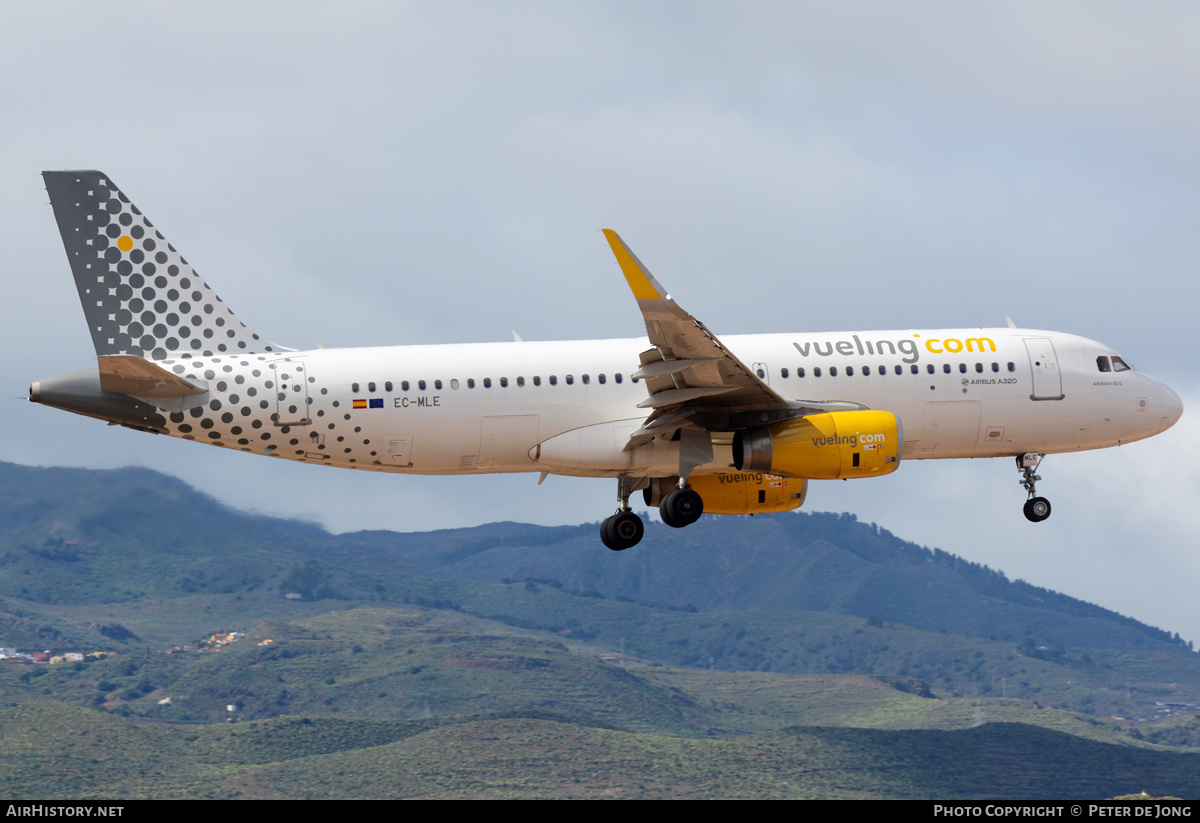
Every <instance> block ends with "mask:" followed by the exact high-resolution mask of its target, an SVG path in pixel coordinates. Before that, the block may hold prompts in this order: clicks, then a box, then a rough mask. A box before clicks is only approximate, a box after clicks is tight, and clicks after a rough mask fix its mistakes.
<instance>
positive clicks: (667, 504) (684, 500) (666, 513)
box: [659, 489, 704, 529]
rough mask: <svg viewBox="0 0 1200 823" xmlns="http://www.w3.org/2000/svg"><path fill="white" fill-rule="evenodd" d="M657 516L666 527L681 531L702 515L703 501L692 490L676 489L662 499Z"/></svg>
mask: <svg viewBox="0 0 1200 823" xmlns="http://www.w3.org/2000/svg"><path fill="white" fill-rule="evenodd" d="M659 514H660V516H661V517H662V521H663V522H664V523H666V524H667V525H668V526H672V527H674V528H676V529H682V528H683V527H684V526H690V525H691V524H693V523H695V522H696V521H697V520H699V519H700V515H702V514H704V501H703V500H701V499H700V495H699V494H697V493H696V492H695V491H694V490H693V489H676V490H675V491H673V492H671V493H670V494H668V495H667V496H666V497H664V498H663V500H662V504H661V505H660V506H659Z"/></svg>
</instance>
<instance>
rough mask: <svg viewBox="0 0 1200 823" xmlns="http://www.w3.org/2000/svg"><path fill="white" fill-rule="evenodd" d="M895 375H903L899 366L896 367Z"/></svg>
mask: <svg viewBox="0 0 1200 823" xmlns="http://www.w3.org/2000/svg"><path fill="white" fill-rule="evenodd" d="M896 374H904V369H902V368H900V366H896Z"/></svg>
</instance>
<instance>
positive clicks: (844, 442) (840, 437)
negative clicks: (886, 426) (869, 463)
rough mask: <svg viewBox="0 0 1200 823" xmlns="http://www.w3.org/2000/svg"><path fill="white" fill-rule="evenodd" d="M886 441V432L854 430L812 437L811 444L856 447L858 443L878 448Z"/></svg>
mask: <svg viewBox="0 0 1200 823" xmlns="http://www.w3.org/2000/svg"><path fill="white" fill-rule="evenodd" d="M886 442H887V435H886V434H879V433H877V432H876V433H867V434H863V433H862V432H855V433H854V434H835V435H833V436H832V437H814V438H813V439H812V444H813V445H814V446H818V447H820V446H852V447H857V446H858V444H859V443H862V444H863V445H865V446H866V447H867V448H868V449H869V448H879V445H882V444H883V443H886Z"/></svg>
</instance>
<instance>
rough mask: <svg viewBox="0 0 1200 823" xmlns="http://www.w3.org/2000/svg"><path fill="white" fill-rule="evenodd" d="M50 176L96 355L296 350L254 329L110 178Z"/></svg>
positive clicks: (164, 356) (50, 188)
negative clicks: (283, 346) (268, 339)
mask: <svg viewBox="0 0 1200 823" xmlns="http://www.w3.org/2000/svg"><path fill="white" fill-rule="evenodd" d="M42 177H43V179H44V180H45V181H46V190H47V192H49V194H50V202H51V205H53V207H54V216H55V218H56V219H57V220H58V226H59V231H60V232H61V234H62V238H63V245H64V247H65V248H66V252H67V258H68V259H69V260H70V262H71V271H72V273H73V274H74V275H75V285H76V287H77V288H78V290H79V299H80V301H81V302H82V303H83V311H84V314H85V315H86V317H87V321H88V328H89V330H90V331H91V333H92V342H93V344H94V345H95V347H96V354H102V355H111V354H132V355H137V356H139V357H144V358H147V359H150V360H165V359H167V358H183V359H187V358H190V357H202V356H203V357H212V356H215V355H221V354H226V353H229V354H250V353H258V352H276V351H289V349H285V348H282V347H280V346H277V345H275V344H274V343H270V342H268V341H266V340H263V339H261V338H260V337H259V336H258V335H257V334H255V333H253V332H252V331H250V330H249V329H248V328H246V325H245V324H244V323H242V322H241V321H240V320H238V318H237V317H236V316H235V315H234V313H233V312H232V311H230V309H229V307H227V306H226V305H225V304H224V303H223V302H222V301H221V298H220V297H218V296H217V294H216V292H214V291H213V290H212V289H211V288H209V286H208V284H207V283H205V282H204V281H203V280H201V279H200V278H199V277H198V276H197V275H196V272H195V270H194V269H193V268H192V267H191V265H189V264H188V262H187V260H185V259H184V258H183V256H182V255H180V253H179V252H178V251H176V250H175V248H174V247H173V246H172V245H171V244H170V243H168V242H167V240H166V238H164V237H163V235H162V233H161V232H159V231H158V230H157V229H155V228H154V225H153V224H152V223H151V222H150V221H149V220H147V219H146V217H145V215H143V214H142V213H141V211H139V210H138V208H137V206H135V205H133V203H131V202H130V201H129V198H128V197H126V196H125V195H124V194H123V193H122V192H121V191H120V190H119V189H118V188H117V187H116V185H115V184H114V183H113V182H112V181H111V180H109V179H108V177H107V176H106V175H104V174H101V173H100V172H98V171H64V172H43V174H42Z"/></svg>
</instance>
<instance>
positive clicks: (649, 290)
mask: <svg viewBox="0 0 1200 823" xmlns="http://www.w3.org/2000/svg"><path fill="white" fill-rule="evenodd" d="M603 231H604V237H605V239H607V240H608V245H610V246H612V251H613V255H614V256H615V257H616V258H617V264H618V265H620V267H621V273H622V274H624V275H625V279H626V280H627V281H628V282H629V288H631V289H633V296H634V297H635V298H637V299H638V300H670V299H671V295H669V294H667V290H666V289H664V288H663V287H662V284H661V283H659V282H658V281H657V280H655V279H654V275H652V274H651V273H650V272H649V270H647V269H646V267H645V266H643V265H642V261H641V260H638V259H637V255H636V254H634V253H633V252H632V251H630V250H629V246H626V245H625V241H624V240H622V239H621V238H620V236H619V235H618V234H617V233H616V232H615V231H613V230H612V229H603Z"/></svg>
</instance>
